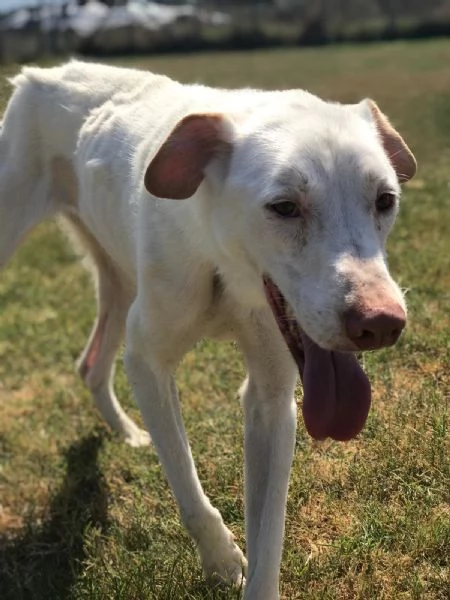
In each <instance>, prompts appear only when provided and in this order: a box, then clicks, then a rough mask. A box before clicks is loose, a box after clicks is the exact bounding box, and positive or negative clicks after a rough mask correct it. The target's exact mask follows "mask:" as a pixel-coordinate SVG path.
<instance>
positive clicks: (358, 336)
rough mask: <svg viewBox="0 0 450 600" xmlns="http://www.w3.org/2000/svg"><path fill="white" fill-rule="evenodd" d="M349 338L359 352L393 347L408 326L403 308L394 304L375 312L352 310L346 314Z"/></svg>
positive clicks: (345, 322) (345, 321)
mask: <svg viewBox="0 0 450 600" xmlns="http://www.w3.org/2000/svg"><path fill="white" fill-rule="evenodd" d="M344 324H345V330H346V333H347V336H348V338H349V339H350V340H351V341H352V342H353V343H354V344H355V346H356V347H357V348H359V350H376V349H377V348H384V347H386V346H392V345H393V344H395V342H396V341H397V340H398V338H399V337H400V334H401V332H402V330H403V328H404V327H405V324H406V314H405V311H404V310H403V308H402V307H401V306H400V305H398V304H394V305H392V306H388V307H384V308H382V309H375V310H361V309H350V310H349V311H347V312H346V313H345V314H344Z"/></svg>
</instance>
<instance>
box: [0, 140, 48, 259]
mask: <svg viewBox="0 0 450 600" xmlns="http://www.w3.org/2000/svg"><path fill="white" fill-rule="evenodd" d="M12 158H13V157H10V156H8V155H7V152H6V151H5V144H3V140H2V136H1V128H0V268H2V267H4V266H5V265H6V264H7V262H8V261H9V259H10V258H11V257H12V255H13V254H14V251H15V250H16V249H17V247H18V246H19V245H20V243H21V242H22V241H23V240H24V239H25V237H26V235H27V234H28V233H29V232H30V231H31V230H32V229H33V228H34V227H35V226H36V225H38V224H39V223H40V222H41V221H43V220H45V219H46V218H48V217H50V216H52V215H53V214H55V212H56V206H55V205H54V203H53V202H52V200H51V198H50V194H49V181H48V175H47V174H45V173H43V172H39V171H38V170H35V171H34V172H33V169H30V170H27V169H21V165H20V162H18V161H17V160H15V161H13V160H12Z"/></svg>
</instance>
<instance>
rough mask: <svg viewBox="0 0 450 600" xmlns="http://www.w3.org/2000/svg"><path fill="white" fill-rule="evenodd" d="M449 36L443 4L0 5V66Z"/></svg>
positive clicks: (347, 0)
mask: <svg viewBox="0 0 450 600" xmlns="http://www.w3.org/2000/svg"><path fill="white" fill-rule="evenodd" d="M448 34H450V0H427V1H426V2H424V1H423V0H253V1H251V0H187V1H180V0H160V1H158V2H153V1H147V0H0V62H1V63H4V64H6V63H12V62H14V63H17V62H27V61H31V60H36V59H42V58H44V57H46V56H55V55H56V56H57V55H67V54H73V53H77V54H87V55H114V54H121V55H123V54H124V53H147V52H157V51H158V52H163V51H164V52H168V51H187V50H200V49H220V48H224V49H231V48H240V49H243V48H258V47H265V46H281V45H291V46H292V45H300V46H302V45H304V46H306V45H309V46H311V45H323V44H329V43H336V42H352V41H354V42H364V41H375V40H393V39H401V38H405V39H407V38H409V39H412V38H427V37H436V36H443V35H448Z"/></svg>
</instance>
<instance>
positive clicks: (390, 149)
mask: <svg viewBox="0 0 450 600" xmlns="http://www.w3.org/2000/svg"><path fill="white" fill-rule="evenodd" d="M365 102H366V103H367V106H368V107H369V109H370V112H371V115H372V118H373V120H374V121H375V125H376V128H377V131H378V134H379V136H380V139H381V143H382V144H383V148H384V150H385V152H386V154H387V155H388V158H389V160H390V162H391V164H392V166H393V167H394V170H395V172H396V173H397V178H398V180H399V182H400V183H405V181H408V180H409V179H411V178H412V177H414V175H415V174H416V170H417V163H416V159H415V158H414V155H413V153H412V152H411V150H410V149H409V148H408V146H407V145H406V143H405V141H404V139H403V138H402V136H401V135H400V134H399V133H398V131H396V130H395V129H394V128H393V127H392V125H391V124H390V122H389V119H388V118H387V117H386V115H385V114H384V113H382V112H381V110H380V109H379V108H378V106H377V105H376V103H375V102H374V101H373V100H366V101H365Z"/></svg>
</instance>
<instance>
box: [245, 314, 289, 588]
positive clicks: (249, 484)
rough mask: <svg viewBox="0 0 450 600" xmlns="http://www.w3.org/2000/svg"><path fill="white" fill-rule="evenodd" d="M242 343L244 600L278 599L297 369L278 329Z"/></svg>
mask: <svg viewBox="0 0 450 600" xmlns="http://www.w3.org/2000/svg"><path fill="white" fill-rule="evenodd" d="M271 329H272V328H270V327H269V328H266V327H262V326H261V328H259V330H258V328H257V327H256V326H255V331H254V332H253V334H254V338H253V339H250V338H249V337H247V339H246V340H245V341H243V342H242V346H243V350H244V353H245V356H246V360H247V365H248V370H249V376H248V379H247V381H246V382H245V384H244V387H243V390H242V403H243V408H244V415H245V495H246V533H247V559H248V578H247V585H246V589H245V596H244V597H245V600H277V599H278V598H279V589H278V587H279V583H278V582H279V570H280V562H281V553H282V545H283V535H284V520H285V513H286V498H287V491H288V484H289V473H290V468H291V463H292V457H293V452H294V445H295V431H296V404H295V399H294V390H295V384H296V380H297V370H296V367H295V365H294V363H293V361H292V359H291V357H290V356H289V354H288V353H287V351H286V349H285V347H284V345H283V342H282V340H281V336H280V335H279V332H278V330H272V331H271Z"/></svg>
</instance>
